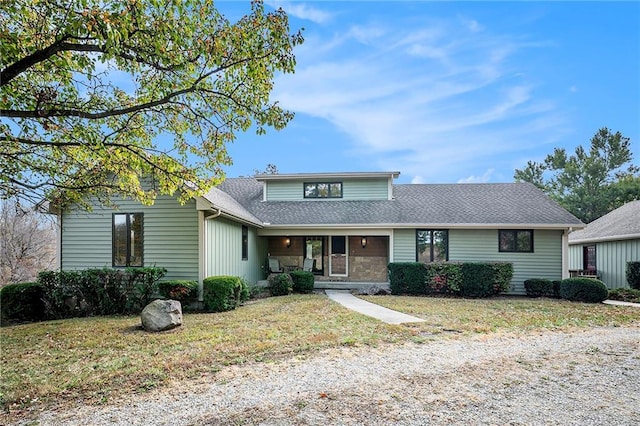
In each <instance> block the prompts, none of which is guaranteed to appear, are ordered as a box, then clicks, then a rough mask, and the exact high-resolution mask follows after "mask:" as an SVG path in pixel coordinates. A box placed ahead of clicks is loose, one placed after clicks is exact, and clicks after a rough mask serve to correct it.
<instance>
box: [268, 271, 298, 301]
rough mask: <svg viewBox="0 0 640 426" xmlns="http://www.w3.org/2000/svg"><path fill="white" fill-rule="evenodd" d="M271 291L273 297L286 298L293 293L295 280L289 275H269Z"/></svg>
mask: <svg viewBox="0 0 640 426" xmlns="http://www.w3.org/2000/svg"><path fill="white" fill-rule="evenodd" d="M269 291H270V292H271V295H272V296H286V295H288V294H291V292H292V291H293V280H292V279H291V275H289V274H271V275H269Z"/></svg>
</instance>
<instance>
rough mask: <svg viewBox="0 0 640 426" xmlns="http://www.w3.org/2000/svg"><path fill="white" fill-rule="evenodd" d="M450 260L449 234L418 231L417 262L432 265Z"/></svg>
mask: <svg viewBox="0 0 640 426" xmlns="http://www.w3.org/2000/svg"><path fill="white" fill-rule="evenodd" d="M447 260H449V232H448V231H446V230H434V229H418V230H417V231H416V262H422V263H431V262H444V261H447Z"/></svg>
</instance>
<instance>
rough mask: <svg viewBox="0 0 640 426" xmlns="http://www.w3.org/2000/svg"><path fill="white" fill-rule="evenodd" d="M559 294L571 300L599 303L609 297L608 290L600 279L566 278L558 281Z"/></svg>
mask: <svg viewBox="0 0 640 426" xmlns="http://www.w3.org/2000/svg"><path fill="white" fill-rule="evenodd" d="M560 296H561V297H562V298H563V299H566V300H571V301H573V302H586V303H600V302H602V301H603V300H606V299H607V297H609V291H608V290H607V286H606V285H605V284H604V283H603V282H602V281H600V280H596V279H593V278H567V279H565V280H562V282H561V283H560Z"/></svg>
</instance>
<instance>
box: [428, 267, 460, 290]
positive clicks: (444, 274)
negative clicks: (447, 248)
mask: <svg viewBox="0 0 640 426" xmlns="http://www.w3.org/2000/svg"><path fill="white" fill-rule="evenodd" d="M461 282H462V266H461V264H460V263H448V262H434V263H428V264H426V291H427V293H432V294H438V293H458V292H459V291H460V283H461Z"/></svg>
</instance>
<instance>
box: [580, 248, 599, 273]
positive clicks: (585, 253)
mask: <svg viewBox="0 0 640 426" xmlns="http://www.w3.org/2000/svg"><path fill="white" fill-rule="evenodd" d="M590 251H593V254H592V256H593V267H591V266H592V265H591V264H590V262H589V254H590V253H589V252H590ZM582 269H583V270H585V271H597V270H598V257H597V247H596V245H595V244H587V245H584V246H582Z"/></svg>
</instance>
